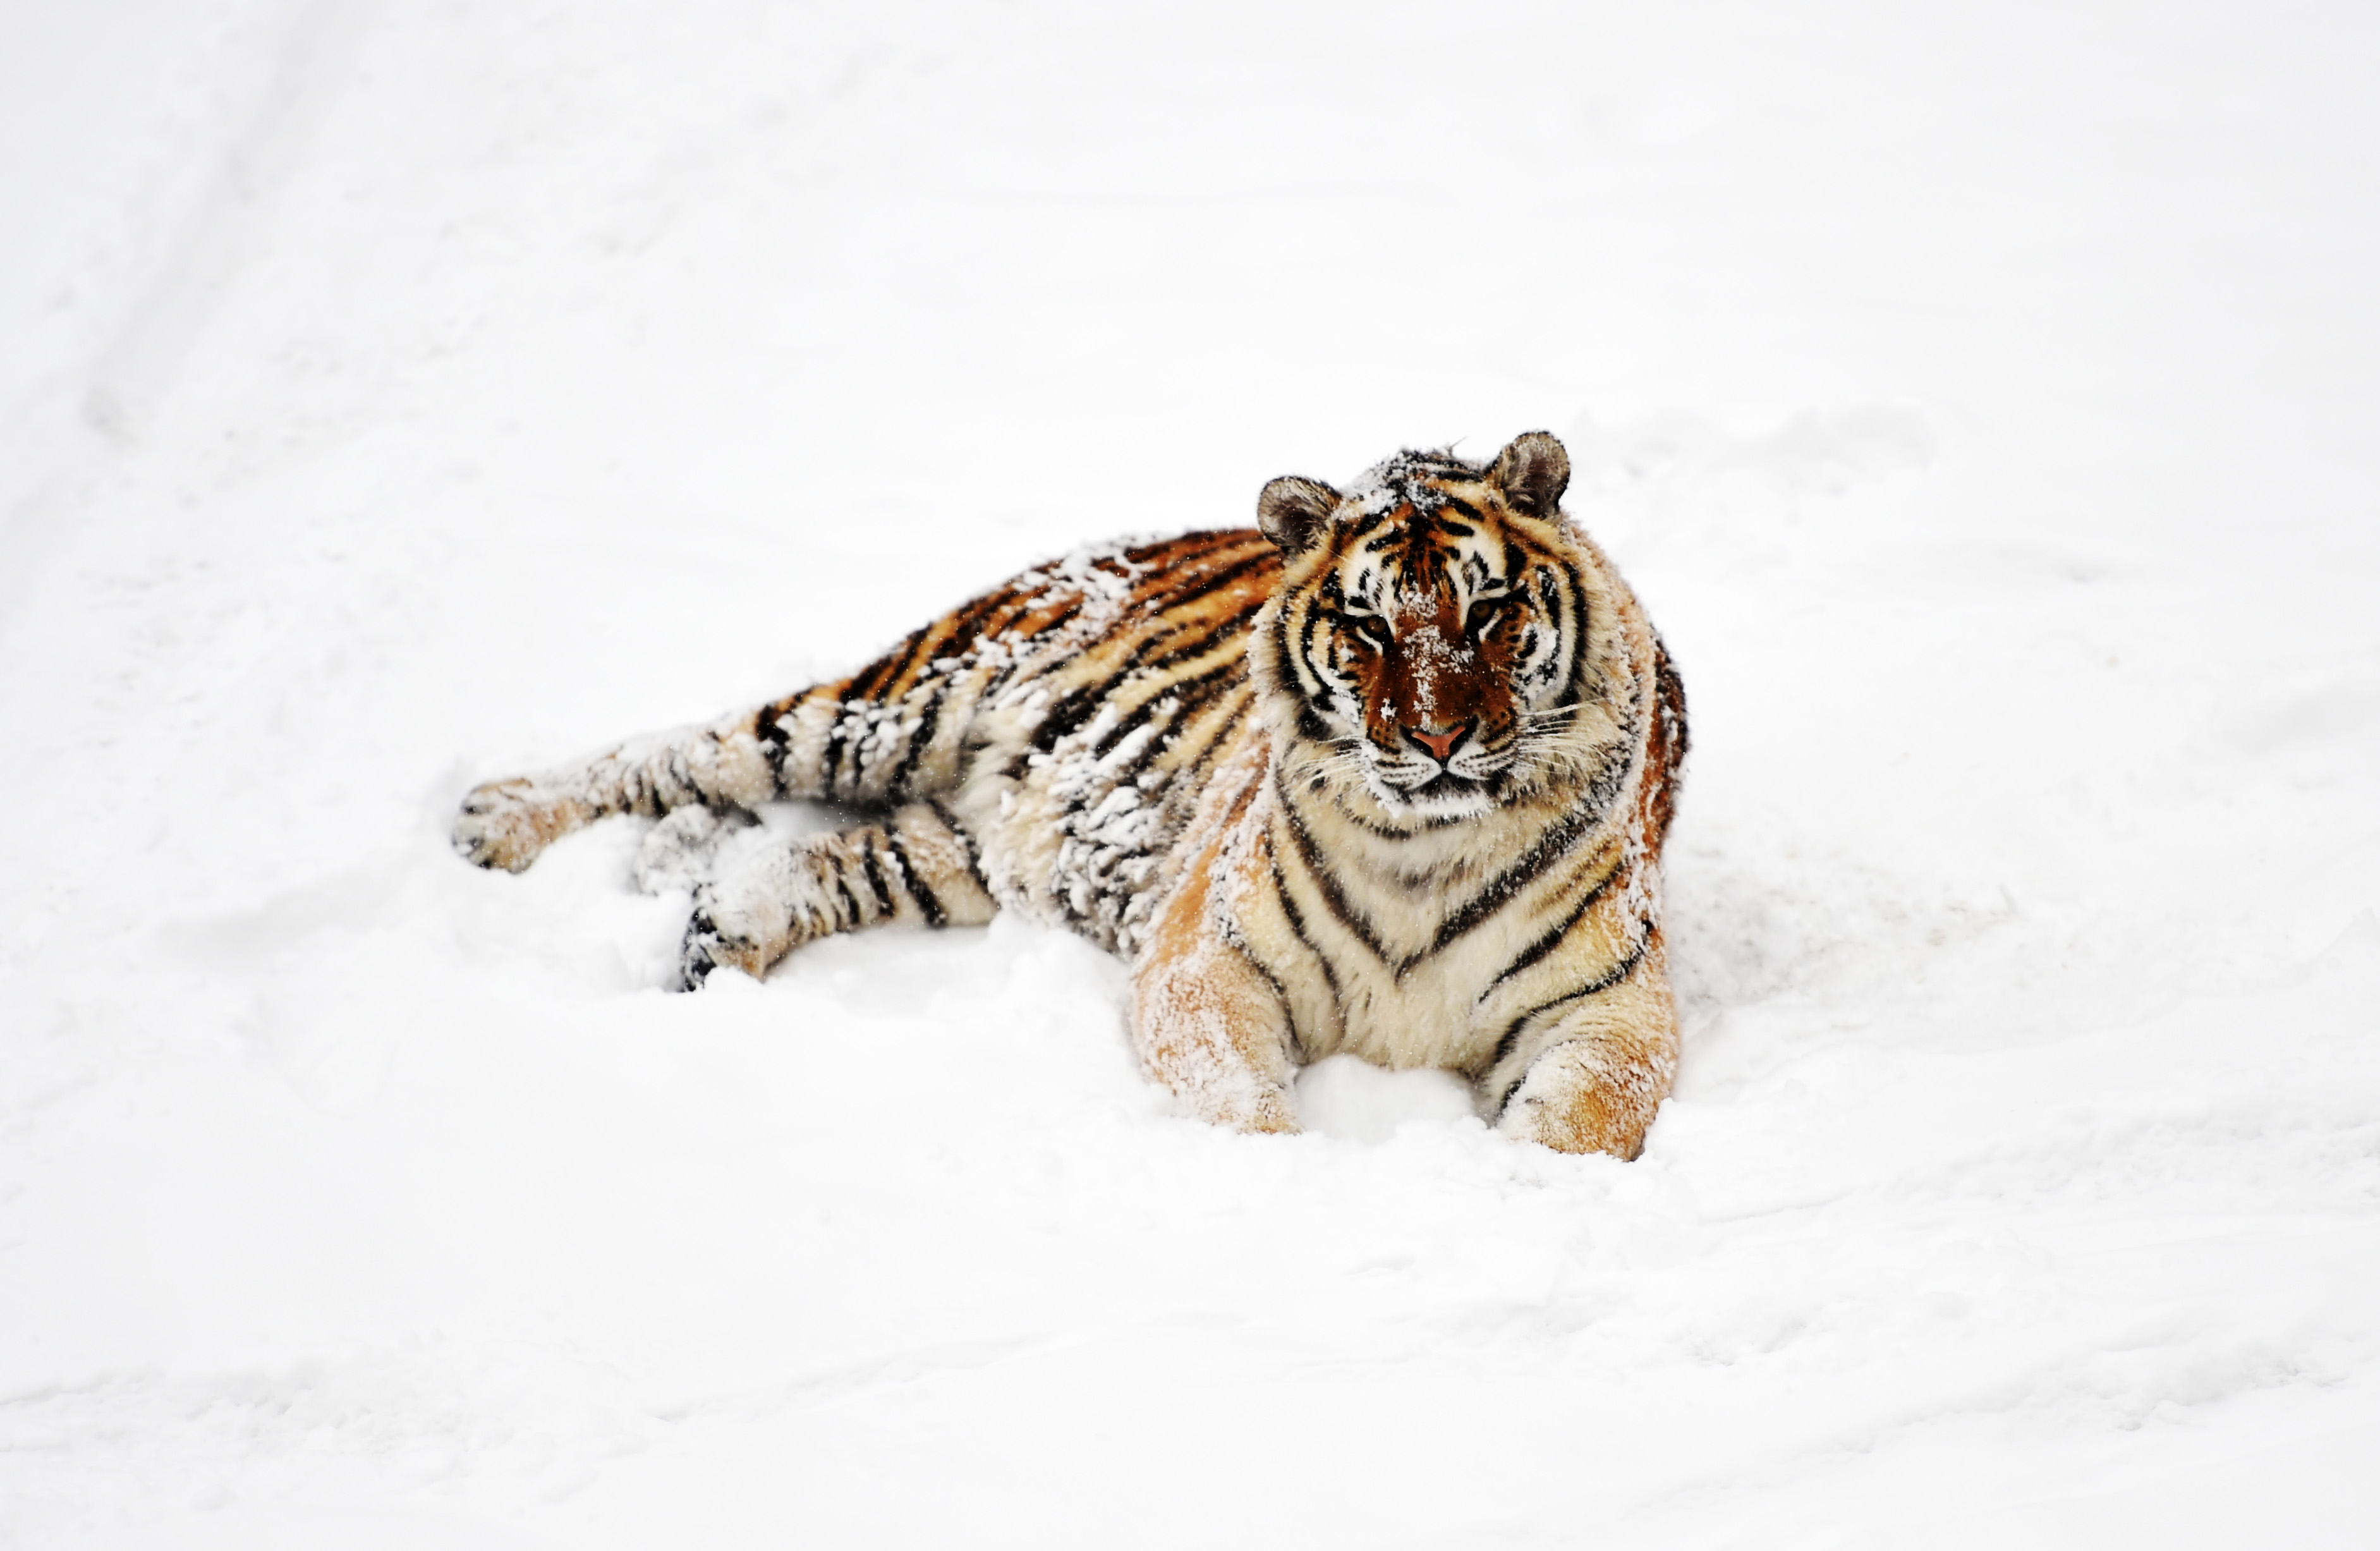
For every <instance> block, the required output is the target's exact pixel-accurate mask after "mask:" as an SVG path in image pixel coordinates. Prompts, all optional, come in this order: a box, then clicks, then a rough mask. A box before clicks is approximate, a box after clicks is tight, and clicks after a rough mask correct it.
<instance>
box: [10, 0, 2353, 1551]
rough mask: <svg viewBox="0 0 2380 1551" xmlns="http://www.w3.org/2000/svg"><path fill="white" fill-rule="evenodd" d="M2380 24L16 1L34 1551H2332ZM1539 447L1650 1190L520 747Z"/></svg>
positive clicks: (13, 243) (2346, 1481) (25, 1465)
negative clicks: (1138, 1029) (1654, 629)
mask: <svg viewBox="0 0 2380 1551" xmlns="http://www.w3.org/2000/svg"><path fill="white" fill-rule="evenodd" d="M2375 104H2380V12H2374V11H2373V10H2372V9H2371V8H2369V7H2366V6H2355V5H2350V4H2345V3H2331V4H2297V5H2290V4H2286V3H2273V0H2265V3H2261V4H2255V5H2250V4H2247V3H2245V0H2226V3H2219V4H2210V5H2197V6H2171V5H2165V6H2159V5H2149V4H2116V3H2083V4H2078V3H2075V0H2003V3H2001V4H1997V5H1992V6H1980V5H1978V6H1947V5H1936V6H1890V5H1884V4H1874V5H1850V4H1825V3H1820V4H1813V5H1804V6H1771V5H1759V4H1753V3H1750V0H1742V3H1734V4H1727V3H1691V4H1689V3H1675V4H1659V5H1654V4H1638V5H1633V6H1623V5H1618V4H1609V3H1590V4H1571V5H1559V6H1555V5H1548V6H1532V5H1528V4H1521V3H1512V4H1476V5H1467V6H1439V7H1425V6H1394V5H1365V6H1325V5H1289V4H1279V3H1274V4H1264V5H1244V6H1233V5H1222V4H1208V5H1202V6H1171V7H1169V6H1129V7H1126V6H1097V5H1088V4H1085V5H1079V6H1067V5H1062V4H1053V3H1045V0H1018V3H1014V4H994V3H990V0H985V3H979V4H968V3H956V4H941V3H927V0H919V3H915V4H906V5H900V6H892V5H863V4H820V5H798V6H797V5H791V4H777V3H771V0H715V3H709V4H701V3H686V0H681V3H677V4H668V5H663V4H659V3H651V0H647V3H627V0H618V3H611V4H599V3H583V4H569V5H563V4H543V5H539V4H529V3H520V4H509V5H501V6H497V5H463V4H445V5H438V4H418V5H416V4H398V3H395V0H389V3H387V4H382V5H372V4H370V3H351V0H323V3H322V4H318V5H315V6H311V7H303V6H297V5H295V4H291V3H288V0H114V3H112V4H109V5H105V6H70V5H66V4H62V3H52V4H35V3H33V0H15V3H14V4H11V5H8V6H5V7H0V798H5V801H0V1544H5V1545H25V1546H36V1545H38V1546H43V1547H48V1546H158V1547H163V1546H174V1547H182V1546H202V1547H203V1546H223V1547H240V1548H253V1547H268V1548H269V1547H283V1546H290V1547H295V1546H315V1545H340V1546H365V1547H382V1546H406V1547H411V1546H437V1547H455V1546H469V1547H476V1546H538V1547H545V1546H551V1547H565V1546H566V1547H584V1546H603V1545H622V1546H656V1545H671V1546H743V1545H802V1546H842V1545H850V1546H887V1545H920V1546H928V1545H930V1546H946V1545H1019V1546H1048V1545H1087V1546H1091V1545H1097V1546H1109V1545H1134V1546H1141V1545H1148V1546H1168V1545H1182V1546H1194V1545H1196V1546H1204V1545H1225V1544H1229V1545H1252V1546H1270V1545H1284V1546H1287V1545H1298V1546H1330V1545H1371V1546H1415V1547H1421V1546H1448V1547H1474V1546H1484V1545H1515V1546H1535V1545H1607V1544H1608V1545H1619V1544H1626V1545H1658V1546H1704V1545H1755V1546H1762V1547H1773V1546H1783V1545H1823V1546H1875V1547H1892V1548H1899V1547H1906V1546H1911V1545H1927V1546H1957V1545H1973V1546H1993V1547H1998V1546H2006V1545H2073V1546H2105V1545H2123V1544H2135V1545H2137V1544H2149V1543H2152V1542H2154V1543H2155V1544H2159V1545H2174V1546H2191V1545H2208V1546H2213V1545H2238V1544H2275V1543H2286V1544H2291V1545H2341V1546H2344V1545H2368V1544H2370V1543H2371V1538H2372V1536H2373V1535H2374V1533H2380V1531H2375V1530H2374V1528H2373V1523H2374V1518H2375V1509H2380V1488H2375V1487H2374V1484H2373V1481H2374V1475H2373V1467H2372V1461H2373V1460H2374V1459H2375V1458H2380V1312H2375V1308H2374V1281H2375V1278H2376V1277H2380V1039H2375V1036H2380V916H2375V915H2374V906H2375V903H2380V882H2375V876H2380V607H2375V606H2374V600H2373V599H2372V597H2371V593H2372V589H2373V586H2374V582H2375V580H2380V285H2375V283H2374V276H2375V275H2380V106H2375ZM1540 426H1542V427H1546V428H1548V429H1551V430H1554V431H1556V432H1557V433H1559V434H1560V435H1561V436H1562V437H1563V438H1564V439H1565V440H1566V441H1567V442H1568V444H1569V446H1570V448H1571V451H1572V454H1573V459H1574V462H1575V466H1576V469H1577V476H1576V479H1575V480H1574V482H1573V487H1572V492H1571V499H1570V505H1571V508H1572V510H1573V512H1575V513H1576V514H1578V515H1581V516H1582V517H1583V518H1584V519H1585V521H1586V522H1587V523H1588V525H1589V526H1590V527H1592V528H1593V529H1594V530H1595V531H1596V532H1597V534H1598V535H1599V536H1601V537H1602V538H1603V539H1605V541H1606V542H1607V543H1608V545H1609V548H1610V549H1611V551H1613V553H1614V554H1615V556H1616V557H1617V558H1618V560H1619V561H1620V563H1621V565H1622V566H1623V568H1624V569H1625V570H1626V572H1627V574H1628V575H1629V576H1630V577H1631V578H1632V579H1633V581H1634V583H1635V584H1636V586H1637V588H1638V590H1639V591H1640V593H1641V594H1642V595H1643V597H1644V598H1645V601H1646V603H1647V605H1648V606H1649V608H1650V610H1651V611H1652V612H1653V615H1654V617H1655V619H1656V620H1657V621H1658V624H1660V625H1661V627H1662V629H1663V630H1664V632H1665V633H1666V634H1667V636H1668V637H1669V639H1670V644H1671V647H1672V648H1673V650H1674V652H1675V654H1676V656H1677V659H1678V660H1679V661H1680V663H1681V665H1682V668H1683V671H1684V673H1685V676H1686V682H1687V685H1688V689H1689V692H1690V696H1691V699H1692V705H1693V714H1694V738H1695V745H1694V758H1693V763H1692V767H1691V769H1690V773H1689V780H1688V784H1687V789H1686V793H1685V798H1684V805H1683V809H1682V818H1681V822H1680V827H1679V829H1678V830H1677V833H1676V835H1675V838H1674V841H1673V843H1672V849H1671V863H1670V889H1671V940H1672V944H1673V952H1674V955H1675V967H1676V972H1677V975H1678V978H1679V981H1680V983H1681V988H1682V998H1683V1012H1684V1015H1685V1019H1686V1025H1687V1036H1686V1048H1685V1062H1684V1070H1683V1074H1682V1080H1681V1083H1680V1086H1679V1089H1678V1094H1677V1097H1675V1098H1674V1099H1673V1100H1672V1101H1671V1102H1670V1105H1669V1106H1668V1108H1667V1109H1665V1110H1664V1111H1663V1113H1662V1116H1661V1119H1660V1121H1659V1122H1658V1125H1657V1126H1656V1128H1655V1130H1654V1132H1653V1135H1652V1141H1651V1145H1650V1146H1649V1148H1648V1150H1647V1152H1646V1154H1645V1157H1644V1158H1643V1159H1642V1160H1641V1161H1639V1162H1636V1163H1634V1164H1630V1165H1621V1164H1619V1163H1615V1162H1612V1161H1610V1160H1609V1159H1603V1158H1587V1159H1577V1158H1562V1157H1554V1156H1552V1155H1550V1154H1547V1153H1543V1152H1540V1151H1536V1150H1534V1149H1527V1148H1520V1147H1515V1146H1512V1145H1507V1144H1505V1143H1502V1142H1500V1141H1498V1140H1495V1139H1493V1138H1491V1137H1490V1136H1489V1135H1488V1134H1487V1133H1485V1132H1484V1131H1483V1130H1482V1129H1481V1128H1480V1127H1479V1126H1478V1124H1477V1123H1476V1122H1475V1121H1472V1120H1471V1119H1469V1118H1468V1115H1467V1113H1466V1111H1465V1110H1464V1108H1463V1100H1462V1097H1461V1095H1460V1093H1459V1092H1457V1091H1456V1090H1455V1089H1454V1088H1453V1087H1452V1086H1451V1084H1450V1083H1449V1082H1447V1081H1444V1080H1440V1079H1437V1078H1435V1077H1433V1076H1431V1075H1429V1074H1416V1075H1412V1076H1408V1077H1404V1078H1390V1077H1387V1076H1384V1075H1381V1074H1378V1073H1374V1072H1371V1071H1370V1070H1369V1069H1366V1068H1361V1067H1349V1066H1345V1065H1342V1064H1340V1063H1332V1064H1330V1065H1328V1066H1325V1067H1323V1068H1319V1069H1318V1070H1317V1071H1316V1072H1312V1073H1310V1074H1309V1076H1308V1078H1307V1080H1306V1081H1305V1084H1303V1092H1302V1096H1301V1097H1302V1099H1303V1101H1304V1103H1305V1106H1306V1109H1307V1111H1308V1114H1309V1116H1310V1117H1311V1119H1312V1120H1313V1121H1314V1122H1315V1124H1316V1127H1317V1129H1316V1131H1315V1132H1314V1133H1310V1134H1307V1135H1305V1136H1302V1137H1298V1138H1293V1139H1269V1140H1249V1139H1243V1138H1239V1137H1235V1136H1230V1135H1225V1134H1220V1133H1214V1132H1210V1131H1208V1130H1206V1129H1204V1128H1202V1127H1200V1126H1198V1125H1196V1124H1195V1123H1193V1122H1191V1121H1186V1120H1184V1119H1181V1118H1179V1117H1177V1116H1175V1115H1174V1114H1173V1113H1172V1110H1171V1109H1170V1107H1169V1105H1168V1103H1167V1101H1166V1100H1165V1099H1164V1097H1163V1096H1162V1095H1160V1093H1158V1092H1157V1091H1156V1090H1154V1089H1153V1088H1151V1087H1149V1086H1148V1085H1147V1084H1145V1083H1144V1082H1143V1081H1142V1079H1141V1078H1140V1076H1139V1075H1138V1073H1137V1072H1136V1071H1135V1067H1134V1063H1133V1060H1132V1059H1131V1056H1130V1053H1129V1051H1128V1050H1127V1048H1125V1045H1124V1042H1123V1031H1122V1014H1121V1008H1122V1000H1123V975H1122V972H1121V970H1120V968H1119V967H1118V966H1115V965H1113V964H1111V963H1108V962H1107V961H1105V960H1103V959H1102V958H1100V957H1099V955H1098V954H1097V953H1095V952H1094V951H1091V950H1090V949H1089V948H1088V947H1087V946H1086V945H1084V944H1082V943H1079V942H1077V941H1075V940H1073V939H1067V938H1064V937H1062V936H1057V935H1054V934H1050V933H1046V932H1041V931H1038V930H1034V929H1031V928H1028V927H1025V926H1023V925H1022V924H1020V923H1018V922H1015V921H1013V920H1009V921H1002V922H1001V923H999V924H998V925H996V926H995V927H993V928H991V929H990V931H988V932H981V933H952V934H949V935H945V936H940V937H928V936H924V935H913V934H903V933H886V934H881V935H879V936H877V937H875V938H873V939H843V940H838V941H834V942H831V943H828V944H823V945H821V946H820V947H818V948H816V949H813V950H810V951H805V952H804V953H802V954H801V955H799V956H798V957H797V958H796V959H795V960H794V961H793V962H790V963H787V964H786V965H785V966H784V967H783V969H782V970H781V971H780V972H779V973H778V974H776V975H774V976H772V977H771V979H770V980H769V981H768V982H767V983H766V984H765V985H762V986H756V985H753V984H752V983H750V982H737V983H735V984H731V985H726V986H723V987H722V988H718V989H715V990H712V991H710V992H706V993H705V994H703V995H701V996H698V997H677V996H671V995H667V994H664V993H663V992H662V991H661V990H660V989H658V986H659V984H660V982H661V980H662V975H663V973H664V970H665V967H666V965H667V964H668V963H669V961H670V958H671V954H672V952H673V950H674V945H675V941H676V938H677V934H678V932H679V929H680V927H681V926H682V923H683V918H684V912H685V908H686V902H685V901H684V899H683V898H682V897H681V898H677V899H648V898H645V897H642V896H639V895H637V894H636V893H635V892H634V891H632V890H631V889H630V887H629V885H628V883H627V880H626V872H627V865H628V859H629V857H630V855H631V854H632V853H633V849H634V846H635V843H636V840H637V832H636V826H634V825H633V824H626V823H621V824H613V825H610V826H605V827H601V828H599V829H597V830H593V831H590V832H589V833H587V834H585V835H583V836H580V837H577V838H575V839H573V840H571V841H569V842H565V843H564V844H563V845H561V846H559V847H557V848H556V849H555V850H554V851H553V853H552V854H550V855H549V856H548V857H547V858H546V859H545V860H544V861H543V862H541V863H540V865H539V866H538V867H537V868H536V869H535V870H533V871H532V872H530V873H529V874H528V875H526V876H524V877H521V878H509V877H502V876H492V875H488V874H483V873H480V872H477V871H474V870H472V869H470V868H468V867H467V866H464V865H463V864H461V863H460V862H458V861H457V860H456V859H455V857H454V856H453V855H452V854H450V852H449V851H448V849H447V845H446V841H445V827H446V824H447V821H448V818H449V816H450V814H451V812H452V809H453V806H454V804H455V800H456V798H457V797H458V796H459V795H460V794H461V793H462V792H463V790H464V789H465V788H466V787H467V786H468V785H469V784H470V783H471V782H473V781H475V780H478V779H482V778H485V777H489V776H494V775H500V774H510V773H514V772H516V771H518V770H520V769H528V768H534V767H537V766H540V765H544V764H549V763H553V762H556V761H559V760H561V759H564V758H566V757H571V756H574V755H577V754H580V753H583V752H586V751H587V750H588V749H589V748H590V747H592V746H594V745H600V744H601V743H602V742H603V741H604V740H606V739H608V738H612V737H614V736H617V735H620V734H624V733H632V732H637V731H642V730H646V729H649V728H652V727H656V726H662V725H667V724H670V723H673V722H678V721H688V720H693V719H696V718H698V717H705V716H708V715H710V714H712V713H714V712H716V711H719V710H722V709H727V708H730V707H734V706H736V705H739V704H744V703H748V702H750V701H753V700H757V699H759V698H760V697H763V696H767V695H771V694H776V693H781V692H783V691H784V690H787V689H790V688H793V687H795V686H796V685H801V684H803V683H805V682H807V681H808V680H809V679H811V678H814V677H819V676H824V675H826V674H829V673H835V672H839V671H844V670H847V669H849V668H851V667H853V666H855V665H856V664H857V663H858V662H860V661H861V660H865V659H866V658H867V657H868V656H869V655H871V654H872V653H873V652H874V651H875V650H876V649H877V648H880V647H881V646H883V645H884V644H886V643H887V642H889V641H890V640H891V639H892V638H893V637H894V636H898V635H899V634H900V633H902V632H903V631H905V630H906V629H908V628H909V627H911V626H913V625H915V624H919V623H921V622H923V621H924V620H925V619H927V618H928V617H929V616H930V615H931V614H933V613H934V612H938V611H940V610H941V609H944V608H946V607H949V606H950V605H952V604H953V603H955V602H957V601H958V600H961V599H962V598H964V597H965V596H966V595H968V594H969V593H970V592H971V591H973V590H975V589H977V588H981V587H983V586H985V585H988V584H990V583H992V582H994V581H997V580H999V579H1000V578H1002V577H1003V576H1007V575H1009V574H1011V573H1013V572H1014V571H1015V570H1017V569H1019V568H1021V567H1022V566H1024V565H1025V564H1026V563H1030V562H1033V561H1036V560H1038V559H1041V558H1044V557H1046V556H1048V555H1050V554H1052V553H1055V552H1058V551H1063V550H1066V549H1068V548H1071V547H1072V546H1074V545H1075V544H1076V543H1078V542H1081V541H1083V540H1087V539H1100V538H1106V537H1111V536H1114V535H1118V534H1123V533H1148V532H1162V531H1169V530H1179V529H1182V528H1184V527H1199V526H1231V525H1238V524H1242V523H1245V521H1247V520H1248V519H1249V516H1250V515H1251V511H1252V504H1253V500H1254V496H1255V492H1256V491H1257V488H1258V487H1259V486H1260V485H1261V484H1262V483H1263V481H1264V480H1265V479H1268V478H1269V477H1271V476H1273V475H1276V474H1281V473H1286V472H1300V473H1306V474H1310V475H1314V476H1317V477H1319V478H1324V479H1347V478H1349V477H1352V476H1353V475H1354V473H1356V472H1357V471H1358V470H1359V469H1360V468H1361V467H1364V466H1365V465H1366V464H1368V463H1370V462H1371V461H1373V460H1374V459H1376V458H1378V457H1379V456H1381V455H1383V454H1387V453H1389V452H1390V451H1393V450H1394V449H1396V448H1398V447H1400V446H1406V445H1435V444H1441V443H1445V442H1454V443H1455V444H1456V445H1457V446H1458V448H1459V449H1460V450H1462V451H1463V452H1465V453H1468V454H1473V455H1476V456H1485V455H1488V454H1492V453H1493V452H1494V450H1495V449H1496V448H1497V447H1498V446H1499V445H1500V444H1501V443H1502V442H1503V441H1505V440H1506V439H1507V438H1509V437H1510V436H1512V434H1514V433H1516V432H1518V431H1521V430H1528V429H1532V428H1535V427H1540Z"/></svg>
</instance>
